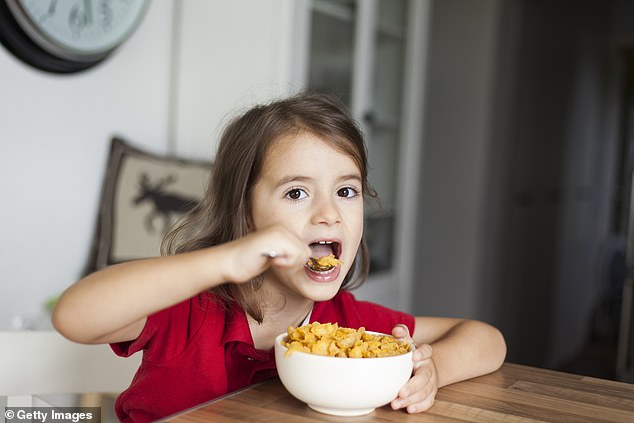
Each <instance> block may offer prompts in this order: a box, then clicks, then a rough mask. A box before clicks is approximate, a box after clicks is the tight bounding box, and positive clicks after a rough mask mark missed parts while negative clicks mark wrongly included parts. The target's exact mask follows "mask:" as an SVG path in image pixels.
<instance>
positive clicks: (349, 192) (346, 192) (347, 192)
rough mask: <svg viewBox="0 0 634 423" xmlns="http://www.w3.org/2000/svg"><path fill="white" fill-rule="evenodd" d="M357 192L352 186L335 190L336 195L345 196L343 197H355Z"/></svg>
mask: <svg viewBox="0 0 634 423" xmlns="http://www.w3.org/2000/svg"><path fill="white" fill-rule="evenodd" d="M357 194H359V192H358V191H357V190H356V189H354V188H352V187H345V188H341V189H340V190H339V191H337V195H338V196H339V197H345V198H352V197H356V196H357Z"/></svg>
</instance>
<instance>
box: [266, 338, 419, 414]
mask: <svg viewBox="0 0 634 423" xmlns="http://www.w3.org/2000/svg"><path fill="white" fill-rule="evenodd" d="M369 333H375V332H369ZM286 340H287V333H282V334H280V335H278V336H277V337H276V338H275V364H276V366H277V372H278V374H279V377H280V380H281V381H282V384H283V385H284V387H286V389H287V390H288V392H290V393H291V395H293V396H294V397H295V398H297V399H299V400H301V401H303V402H305V403H306V404H308V406H309V407H310V408H312V409H314V410H317V411H319V412H322V413H326V414H334V415H338V416H360V415H363V414H368V413H371V412H372V411H373V410H374V409H375V408H376V407H381V406H383V405H385V404H388V403H389V402H391V401H392V400H393V399H394V398H396V396H397V394H398V391H399V389H401V387H402V386H403V385H405V383H406V382H407V381H408V380H409V378H410V376H411V374H412V368H413V363H412V351H410V352H408V353H406V354H400V355H395V356H390V357H380V358H341V357H325V356H321V355H317V354H309V353H303V352H298V351H293V352H292V353H291V354H290V355H289V356H285V354H286V351H287V348H286V347H285V346H283V345H282V341H286Z"/></svg>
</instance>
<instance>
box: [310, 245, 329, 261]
mask: <svg viewBox="0 0 634 423" xmlns="http://www.w3.org/2000/svg"><path fill="white" fill-rule="evenodd" d="M310 249H311V250H312V251H313V257H315V258H319V257H324V256H327V255H329V254H335V252H334V251H333V248H332V245H328V244H319V243H315V244H311V245H310Z"/></svg>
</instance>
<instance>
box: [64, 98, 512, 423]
mask: <svg viewBox="0 0 634 423" xmlns="http://www.w3.org/2000/svg"><path fill="white" fill-rule="evenodd" d="M369 196H373V192H372V190H371V189H370V187H369V186H368V182H367V163H366V154H365V146H364V143H363V139H362V135H361V133H360V132H359V129H358V128H357V126H356V124H355V122H354V121H353V120H352V119H350V117H349V116H348V115H347V113H346V112H345V110H344V108H343V107H342V106H341V105H340V104H339V103H338V102H337V101H335V100H334V99H332V98H329V97H327V96H323V95H317V94H299V95H296V96H294V97H291V98H288V99H283V100H280V101H276V102H272V103H270V104H266V105H261V106H258V107H255V108H253V109H251V110H249V111H247V112H246V113H244V114H243V115H242V116H240V117H238V118H237V119H235V120H234V121H233V122H231V123H230V124H229V126H228V127H227V128H226V130H225V132H224V134H223V136H222V139H221V142H220V145H219V149H218V152H217V155H216V160H215V166H214V169H213V172H212V175H211V179H210V184H209V188H208V191H207V194H206V196H205V198H204V200H203V201H202V202H201V203H200V205H199V206H198V207H197V209H196V210H194V211H193V212H192V213H191V214H190V215H189V216H188V217H187V218H186V219H185V220H184V221H183V222H182V224H180V226H178V227H177V228H175V229H174V230H172V231H171V233H169V234H168V236H167V237H166V240H165V243H164V247H165V249H166V250H167V254H164V255H163V256H162V257H157V258H151V259H146V260H137V261H131V262H127V263H123V264H119V265H115V266H111V267H109V268H106V269H103V270H101V271H99V272H96V273H94V274H92V275H89V276H87V277H86V278H84V279H82V280H81V281H79V282H78V283H77V284H75V285H73V286H71V287H70V288H69V289H68V290H67V291H66V292H65V293H64V294H63V295H62V297H61V299H60V301H59V303H58V305H57V308H56V310H55V313H54V316H53V321H54V324H55V327H56V328H57V329H58V330H59V331H60V332H61V333H62V334H63V335H65V336H66V337H68V338H69V339H71V340H74V341H76V342H82V343H110V344H112V348H113V350H114V351H115V353H117V354H118V355H121V356H129V355H131V354H134V353H135V352H137V351H141V350H142V351H143V360H142V364H141V366H140V368H139V370H138V371H137V374H136V375H135V377H134V379H133V380H132V383H131V385H130V387H129V388H128V389H127V390H126V391H124V392H123V393H122V394H121V395H120V396H119V398H118V399H117V403H116V410H117V414H118V416H119V418H120V419H121V420H122V421H149V420H156V419H158V418H160V417H163V416H167V415H170V414H173V413H175V412H178V411H180V410H183V409H186V408H189V407H192V406H194V405H196V404H199V403H202V402H205V401H208V400H210V399H213V398H215V397H218V396H220V395H223V394H225V393H227V392H230V391H233V390H236V389H239V388H242V387H244V386H247V385H250V384H253V383H256V382H259V381H262V380H265V379H268V378H271V377H274V376H275V375H276V371H275V361H274V355H273V350H272V347H273V340H274V338H275V336H276V335H278V334H280V333H282V332H285V331H286V330H287V328H288V326H291V325H292V326H299V325H301V324H304V323H308V322H309V321H310V322H313V321H318V322H322V323H326V322H333V323H334V322H337V323H339V325H340V326H345V327H353V328H358V327H360V326H364V327H365V328H366V329H367V330H372V331H377V332H384V333H392V334H393V335H394V336H396V337H399V338H409V337H410V334H411V338H412V339H413V342H414V343H415V344H416V345H417V348H416V350H415V351H414V361H415V363H414V371H413V375H412V377H411V379H410V380H409V382H408V383H407V384H406V385H405V386H403V388H402V389H401V390H400V392H399V394H398V397H397V398H395V399H394V400H393V401H392V403H391V406H392V408H394V409H401V408H404V409H406V410H407V411H408V412H410V413H415V412H420V411H425V410H427V409H428V408H429V407H431V405H432V403H433V401H434V397H435V395H436V392H437V390H438V388H439V387H441V386H444V385H447V384H450V383H453V382H456V381H459V380H463V379H466V378H471V377H474V376H478V375H482V374H485V373H488V372H491V371H493V370H495V369H497V368H498V367H499V366H500V365H501V364H502V362H503V360H504V357H505V353H506V347H505V343H504V339H503V338H502V336H501V334H500V333H499V331H498V330H497V329H495V328H493V327H491V326H489V325H487V324H485V323H481V322H477V321H470V320H461V319H449V318H434V317H413V316H411V315H408V314H405V313H402V312H399V311H394V310H390V309H387V308H385V307H382V306H380V305H377V304H373V303H370V302H363V301H357V300H356V299H355V298H354V297H353V296H352V294H350V293H349V292H348V290H349V289H351V288H353V287H355V286H358V285H360V284H361V283H363V281H364V280H365V278H366V276H367V272H368V260H367V258H368V255H367V251H366V246H365V243H364V241H363V207H364V199H365V198H366V197H369ZM330 254H333V255H334V257H335V258H336V259H337V261H338V263H337V264H336V266H335V267H334V268H330V269H327V270H326V269H311V267H310V266H308V265H307V262H308V261H309V259H310V258H311V257H322V256H327V255H330ZM432 351H433V352H432Z"/></svg>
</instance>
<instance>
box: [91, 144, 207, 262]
mask: <svg viewBox="0 0 634 423" xmlns="http://www.w3.org/2000/svg"><path fill="white" fill-rule="evenodd" d="M211 167H212V163H211V162H207V161H196V160H185V159H183V158H178V157H174V156H169V155H159V154H154V153H151V152H148V151H144V150H142V149H140V148H137V147H134V146H132V145H131V144H130V143H129V142H127V141H126V140H124V139H122V138H120V137H114V138H113V139H112V142H111V146H110V155H109V159H108V164H107V169H106V175H105V180H104V184H103V191H102V196H101V204H100V208H99V219H98V223H97V228H96V234H95V239H94V242H93V253H92V257H91V259H90V260H89V264H88V266H87V269H86V273H89V272H92V271H94V270H98V269H101V268H103V267H106V266H108V265H110V264H114V263H120V262H123V261H128V260H133V259H139V258H146V257H154V256H158V255H160V245H161V241H162V238H163V236H164V235H165V233H166V232H167V231H168V229H169V228H170V226H171V225H173V224H174V223H175V222H176V221H177V220H178V218H179V217H182V216H183V214H184V213H185V212H187V211H188V210H190V209H191V208H192V207H193V206H195V205H196V204H197V203H198V202H199V201H200V199H201V198H202V197H203V195H204V193H205V190H206V186H207V182H208V179H209V174H210V171H211Z"/></svg>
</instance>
